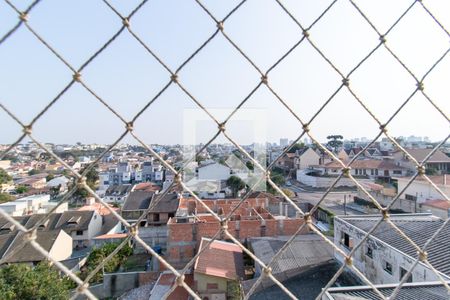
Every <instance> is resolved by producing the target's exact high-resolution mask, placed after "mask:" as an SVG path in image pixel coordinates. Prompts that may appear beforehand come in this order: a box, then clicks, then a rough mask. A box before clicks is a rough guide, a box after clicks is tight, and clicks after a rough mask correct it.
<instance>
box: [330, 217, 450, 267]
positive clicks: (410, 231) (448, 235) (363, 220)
mask: <svg viewBox="0 0 450 300" xmlns="http://www.w3.org/2000/svg"><path fill="white" fill-rule="evenodd" d="M339 218H340V219H342V220H344V221H346V222H348V223H350V224H352V225H353V226H355V227H357V228H359V229H360V230H362V231H364V232H368V231H369V230H370V229H371V228H372V227H373V226H374V225H375V223H376V222H377V221H378V220H379V218H380V217H379V216H357V217H356V216H346V217H343V216H341V217H339ZM390 219H391V221H392V222H393V223H394V224H395V225H396V226H397V227H398V228H400V230H402V231H403V232H404V233H405V234H406V236H408V237H409V238H410V239H411V240H413V241H414V242H415V243H416V244H417V245H418V246H419V247H421V248H422V247H423V246H424V245H425V243H426V242H427V241H428V239H429V238H430V237H431V236H432V235H433V234H434V233H435V232H436V231H437V230H438V229H439V228H441V227H442V226H443V225H444V221H443V220H441V219H439V218H436V217H432V216H431V215H429V214H428V215H427V214H407V215H406V214H403V215H391V218H390ZM372 236H374V237H376V238H378V239H379V240H381V241H382V242H385V243H386V244H388V245H390V246H391V247H394V248H396V249H397V250H399V251H401V252H403V253H405V254H407V255H409V256H411V257H414V258H416V257H417V250H416V249H415V248H414V247H413V246H412V245H411V244H410V243H409V242H408V241H407V240H406V239H405V238H403V237H402V236H401V235H400V234H399V233H398V232H397V231H395V230H394V229H393V228H392V226H390V225H389V224H387V223H386V222H383V223H381V224H380V225H379V226H378V228H377V229H376V230H375V231H374V232H373V233H372ZM449 245H450V223H447V224H445V227H444V228H443V229H442V231H441V232H440V233H439V234H438V235H437V236H436V238H435V239H434V240H433V241H432V242H431V243H430V245H429V246H428V248H427V252H428V260H429V262H430V263H431V264H432V265H433V267H435V268H436V269H437V270H438V271H440V272H442V273H444V274H446V275H450V260H449V259H448V258H449V257H450V247H449Z"/></svg>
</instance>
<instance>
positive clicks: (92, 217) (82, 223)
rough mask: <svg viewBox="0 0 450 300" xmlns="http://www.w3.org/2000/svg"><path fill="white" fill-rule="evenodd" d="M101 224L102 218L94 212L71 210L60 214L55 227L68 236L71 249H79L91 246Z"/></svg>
mask: <svg viewBox="0 0 450 300" xmlns="http://www.w3.org/2000/svg"><path fill="white" fill-rule="evenodd" d="M56 215H58V214H56ZM102 222H103V221H102V217H101V216H100V215H99V214H98V212H97V211H95V210H90V211H73V210H71V211H66V212H64V213H62V214H60V216H59V218H58V221H57V223H56V226H55V227H56V228H61V229H63V230H64V231H65V232H66V233H67V234H69V235H70V236H71V237H72V240H73V247H74V248H75V249H79V248H85V247H88V246H90V245H91V241H92V239H93V238H94V237H96V236H97V235H99V234H100V233H101V230H102Z"/></svg>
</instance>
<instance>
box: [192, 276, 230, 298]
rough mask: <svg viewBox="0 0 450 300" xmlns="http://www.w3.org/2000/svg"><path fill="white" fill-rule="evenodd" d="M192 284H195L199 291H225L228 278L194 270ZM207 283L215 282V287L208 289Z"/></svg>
mask: <svg viewBox="0 0 450 300" xmlns="http://www.w3.org/2000/svg"><path fill="white" fill-rule="evenodd" d="M194 282H195V283H194V284H196V286H197V291H198V292H199V293H205V294H207V293H214V292H216V293H226V292H227V282H228V280H227V279H226V278H221V277H216V276H209V275H206V274H201V273H197V272H194ZM208 283H212V284H214V283H216V284H217V289H208V288H207V284H208Z"/></svg>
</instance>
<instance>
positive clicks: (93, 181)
mask: <svg viewBox="0 0 450 300" xmlns="http://www.w3.org/2000/svg"><path fill="white" fill-rule="evenodd" d="M84 170H85V169H81V170H80V173H83V172H84ZM98 178H99V177H98V172H97V170H96V169H95V167H93V168H91V169H90V170H89V172H87V174H86V184H87V185H88V186H89V187H90V188H91V189H92V190H95V189H96V187H97V181H98ZM73 185H74V184H73V183H72V186H71V187H70V188H69V189H72V188H73ZM87 196H89V192H88V191H87V190H86V189H77V191H76V192H75V193H74V194H73V197H74V198H82V199H84V198H86V197H87Z"/></svg>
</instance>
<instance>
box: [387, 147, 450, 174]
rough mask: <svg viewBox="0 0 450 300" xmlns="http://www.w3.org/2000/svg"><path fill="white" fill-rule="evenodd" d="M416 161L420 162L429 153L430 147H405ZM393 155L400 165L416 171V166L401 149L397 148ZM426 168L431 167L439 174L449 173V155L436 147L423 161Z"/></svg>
mask: <svg viewBox="0 0 450 300" xmlns="http://www.w3.org/2000/svg"><path fill="white" fill-rule="evenodd" d="M405 150H406V151H407V152H408V153H409V154H410V155H411V156H412V157H413V158H414V159H415V160H416V161H417V162H418V163H422V162H423V161H424V160H425V158H426V157H427V156H428V155H429V154H430V152H431V151H432V149H405ZM393 156H394V157H395V159H396V161H397V162H399V163H400V165H402V166H404V167H406V168H408V169H409V170H410V171H411V172H416V170H417V168H416V165H415V163H414V162H413V161H411V160H410V159H409V157H408V156H407V155H406V154H405V153H403V151H401V150H397V151H396V152H395V153H394V154H393ZM425 168H426V169H433V170H435V171H437V172H438V173H440V174H449V173H450V157H448V156H447V155H446V154H445V153H444V152H442V151H441V150H440V149H437V150H436V152H434V153H433V154H432V155H431V156H430V158H429V159H428V160H427V162H426V163H425Z"/></svg>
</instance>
